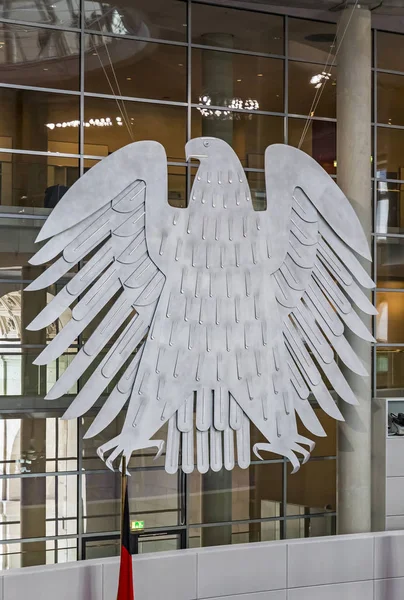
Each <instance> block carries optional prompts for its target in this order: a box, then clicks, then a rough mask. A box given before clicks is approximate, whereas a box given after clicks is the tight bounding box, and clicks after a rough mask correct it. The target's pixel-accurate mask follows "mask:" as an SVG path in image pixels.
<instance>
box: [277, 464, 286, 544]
mask: <svg viewBox="0 0 404 600" xmlns="http://www.w3.org/2000/svg"><path fill="white" fill-rule="evenodd" d="M287 477H288V462H287V460H286V459H284V460H283V463H282V502H281V517H283V518H282V519H281V520H280V523H279V529H280V536H279V537H280V538H281V540H284V539H286V513H287V491H288V490H287V488H288V481H287Z"/></svg>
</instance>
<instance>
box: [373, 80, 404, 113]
mask: <svg viewBox="0 0 404 600" xmlns="http://www.w3.org/2000/svg"><path fill="white" fill-rule="evenodd" d="M403 101H404V76H402V75H391V74H390V73H378V74H377V120H378V122H379V123H387V124H388V125H404V115H403V110H402V106H403Z"/></svg>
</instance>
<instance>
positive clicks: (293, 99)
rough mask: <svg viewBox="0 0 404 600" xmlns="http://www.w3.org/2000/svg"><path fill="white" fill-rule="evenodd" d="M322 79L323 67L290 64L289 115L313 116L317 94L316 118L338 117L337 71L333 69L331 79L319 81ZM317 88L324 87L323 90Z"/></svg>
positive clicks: (296, 63)
mask: <svg viewBox="0 0 404 600" xmlns="http://www.w3.org/2000/svg"><path fill="white" fill-rule="evenodd" d="M321 77H322V67H318V66H317V65H312V64H309V63H304V62H294V61H290V62H289V113H291V114H295V115H305V116H306V115H309V114H311V111H313V108H314V107H313V101H314V99H315V97H316V94H317V100H318V104H317V107H316V108H315V116H316V117H330V118H335V117H336V98H337V95H336V69H335V68H334V69H331V74H330V77H329V79H320V80H319V78H321ZM316 86H320V87H323V90H321V89H320V88H316ZM317 92H318V93H317ZM320 93H321V96H320ZM312 116H314V115H312Z"/></svg>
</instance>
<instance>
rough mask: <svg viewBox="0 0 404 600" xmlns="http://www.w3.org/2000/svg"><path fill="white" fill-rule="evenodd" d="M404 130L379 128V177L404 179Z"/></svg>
mask: <svg viewBox="0 0 404 600" xmlns="http://www.w3.org/2000/svg"><path fill="white" fill-rule="evenodd" d="M403 153H404V130H402V129H393V128H391V127H378V128H377V177H378V178H379V179H403V180H404V165H403Z"/></svg>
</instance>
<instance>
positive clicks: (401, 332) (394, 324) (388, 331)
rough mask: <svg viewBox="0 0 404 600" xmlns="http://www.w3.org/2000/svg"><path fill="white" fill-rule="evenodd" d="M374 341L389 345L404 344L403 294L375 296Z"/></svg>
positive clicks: (380, 293)
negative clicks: (376, 312)
mask: <svg viewBox="0 0 404 600" xmlns="http://www.w3.org/2000/svg"><path fill="white" fill-rule="evenodd" d="M376 308H377V310H378V312H379V314H378V315H377V316H376V336H375V337H376V340H377V341H378V342H388V343H389V344H394V343H397V342H398V343H400V344H401V343H403V342H404V293H401V292H378V293H377V294H376Z"/></svg>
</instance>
